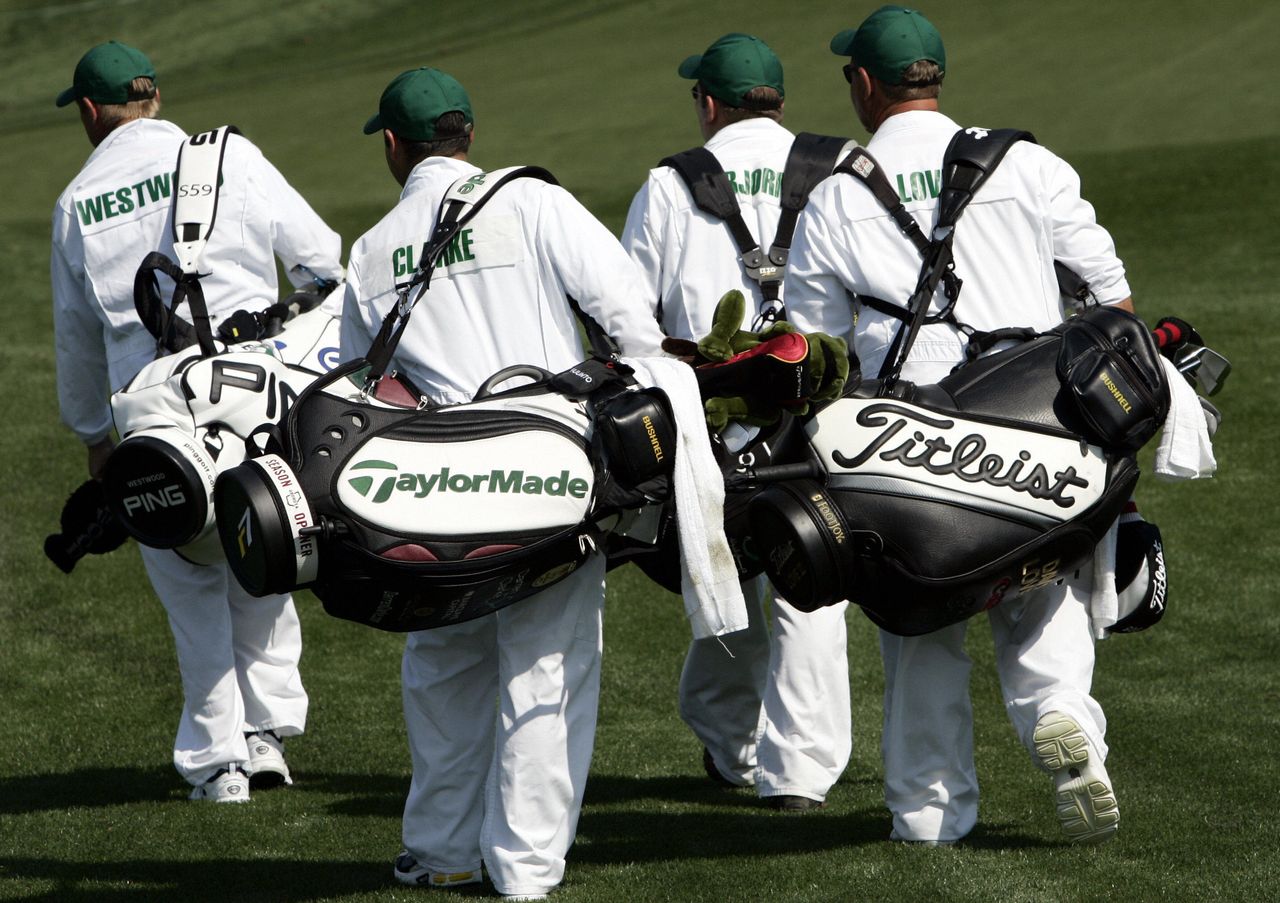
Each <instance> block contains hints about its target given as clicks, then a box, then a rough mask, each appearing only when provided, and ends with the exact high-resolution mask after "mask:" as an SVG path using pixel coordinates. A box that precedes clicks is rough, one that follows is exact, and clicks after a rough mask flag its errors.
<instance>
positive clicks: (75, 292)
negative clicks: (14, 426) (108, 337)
mask: <svg viewBox="0 0 1280 903" xmlns="http://www.w3.org/2000/svg"><path fill="white" fill-rule="evenodd" d="M64 242H67V243H71V244H73V245H75V244H78V243H79V235H78V234H77V233H75V231H74V230H72V229H70V228H69V227H68V225H67V221H66V217H65V216H62V215H61V211H59V212H57V213H55V214H54V219H53V251H52V253H51V254H50V258H49V277H50V281H51V283H52V286H53V343H54V363H55V365H56V368H57V384H58V408H59V411H60V413H61V415H62V422H63V423H65V424H66V425H67V426H68V427H70V428H71V430H72V432H74V433H75V434H76V436H78V437H79V438H80V441H81V442H83V443H84V444H85V445H94V444H96V443H98V442H101V441H102V440H103V439H105V438H106V437H107V436H108V435H110V433H111V429H112V421H111V405H110V395H109V391H108V390H109V388H110V387H109V386H108V384H107V383H108V377H107V346H106V341H105V339H104V338H103V334H102V330H103V322H102V320H101V319H100V318H99V317H98V316H97V314H95V313H94V311H93V310H92V309H91V308H90V306H89V303H88V299H87V298H86V297H85V291H86V289H85V284H84V278H83V275H82V274H81V275H79V276H78V275H77V274H76V272H75V271H74V270H73V268H72V266H71V264H70V263H69V262H68V260H67V254H66V252H65V251H64V249H63V243H64ZM77 256H78V255H77Z"/></svg>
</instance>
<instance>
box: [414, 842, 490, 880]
mask: <svg viewBox="0 0 1280 903" xmlns="http://www.w3.org/2000/svg"><path fill="white" fill-rule="evenodd" d="M394 870H395V874H396V880H397V881H399V882H400V883H401V884H407V885H409V886H410V887H459V886H461V885H463V884H479V883H480V882H481V881H482V880H483V876H484V873H483V872H481V871H480V869H476V870H475V871H471V872H453V873H451V874H450V873H445V872H433V871H431V869H429V868H427V867H426V866H424V865H419V864H418V860H416V859H414V858H413V854H412V853H410V852H409V851H408V850H401V851H400V855H399V856H397V857H396V863H395V866H394Z"/></svg>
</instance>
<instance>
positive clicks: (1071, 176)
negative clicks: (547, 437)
mask: <svg viewBox="0 0 1280 903" xmlns="http://www.w3.org/2000/svg"><path fill="white" fill-rule="evenodd" d="M1045 156H1046V158H1047V160H1048V162H1047V163H1046V169H1047V172H1046V174H1045V177H1046V181H1047V191H1048V193H1049V209H1050V215H1051V216H1052V219H1053V256H1054V259H1055V260H1057V261H1059V262H1061V263H1062V264H1063V265H1064V266H1067V267H1068V268H1070V269H1071V270H1072V271H1073V272H1075V273H1076V274H1077V275H1079V276H1080V277H1081V278H1082V279H1084V281H1085V282H1087V283H1089V289H1090V290H1091V291H1092V292H1093V294H1094V295H1095V296H1096V297H1097V299H1098V300H1099V301H1100V302H1101V303H1103V304H1113V303H1115V302H1117V301H1123V300H1124V299H1125V298H1128V297H1129V296H1130V291H1129V283H1128V280H1127V279H1126V278H1125V273H1124V264H1123V263H1121V262H1120V258H1119V257H1117V256H1116V246H1115V242H1114V241H1113V240H1112V238H1111V234H1110V233H1109V232H1107V230H1106V229H1104V228H1103V227H1102V226H1100V225H1098V220H1097V216H1096V215H1095V213H1094V210H1093V205H1092V204H1090V203H1089V202H1088V201H1086V200H1084V198H1082V197H1081V196H1080V176H1078V175H1077V174H1076V171H1075V170H1074V169H1072V168H1071V166H1070V165H1068V164H1067V163H1066V162H1065V161H1063V160H1061V159H1059V158H1058V157H1055V156H1053V155H1052V154H1048V153H1046V155H1045Z"/></svg>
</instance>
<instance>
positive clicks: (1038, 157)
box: [787, 7, 1131, 843]
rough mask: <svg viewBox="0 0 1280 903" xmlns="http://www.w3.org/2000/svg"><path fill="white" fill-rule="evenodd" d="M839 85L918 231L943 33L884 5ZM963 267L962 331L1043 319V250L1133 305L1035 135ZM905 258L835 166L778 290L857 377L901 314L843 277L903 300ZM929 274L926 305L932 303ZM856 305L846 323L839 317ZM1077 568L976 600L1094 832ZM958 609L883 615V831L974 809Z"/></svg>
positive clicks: (1095, 737)
mask: <svg viewBox="0 0 1280 903" xmlns="http://www.w3.org/2000/svg"><path fill="white" fill-rule="evenodd" d="M831 49H832V51H833V52H835V53H836V54H837V55H840V56H847V57H850V58H851V60H852V61H851V63H850V65H849V66H848V67H846V69H845V73H846V78H849V79H850V84H851V96H852V99H853V104H854V108H855V110H856V111H857V112H858V115H859V118H860V119H861V121H862V123H863V125H864V126H865V127H866V128H867V130H868V131H869V132H871V133H872V135H873V137H872V139H871V141H870V143H869V144H868V146H867V149H868V151H869V152H870V153H871V155H872V156H873V157H874V158H875V159H876V160H877V161H879V163H880V164H881V166H882V167H883V168H884V170H885V172H886V174H887V175H888V176H889V180H890V182H892V183H894V184H895V185H897V186H898V190H899V193H900V195H901V198H902V200H903V202H904V204H905V206H906V208H907V210H908V211H910V212H911V214H912V215H913V216H914V217H915V219H916V221H917V222H918V223H919V224H920V226H921V228H922V229H924V231H925V233H926V234H929V232H930V230H931V229H932V226H933V220H934V210H935V206H936V196H937V191H938V187H939V185H940V183H941V163H942V157H943V152H944V151H945V149H946V147H947V144H948V142H949V141H950V139H951V137H952V135H954V133H955V132H956V131H957V129H958V128H959V127H958V126H957V125H956V123H954V122H952V121H951V120H950V119H948V118H947V117H945V116H943V115H942V114H941V113H939V112H938V102H937V94H938V88H939V84H940V82H941V80H942V76H943V74H944V73H945V67H946V59H945V54H944V52H943V48H942V39H941V37H940V36H939V35H938V33H937V31H936V30H935V29H934V27H933V26H932V25H931V24H930V23H929V22H928V20H927V19H925V17H924V16H922V15H921V14H920V13H919V12H916V11H914V10H906V9H903V8H901V7H884V8H882V9H880V10H878V11H877V12H875V13H873V14H872V15H871V16H870V17H869V18H868V19H867V20H866V21H865V22H864V23H863V24H862V26H861V27H860V28H858V29H857V30H856V31H855V30H853V29H850V30H848V31H844V32H841V33H840V34H838V35H836V37H835V38H833V39H832V42H831ZM954 250H955V259H956V265H955V267H956V273H957V275H959V276H960V278H961V279H963V280H964V286H963V289H962V291H961V292H960V297H959V303H958V305H957V307H956V311H955V313H956V317H957V318H958V319H959V320H960V321H961V322H964V323H967V324H970V325H971V326H973V327H974V328H976V329H978V330H992V329H996V328H998V327H1004V326H1028V327H1032V328H1034V329H1036V330H1047V329H1050V328H1052V327H1053V326H1055V325H1057V324H1058V323H1060V322H1061V321H1062V319H1063V312H1062V309H1061V305H1060V302H1059V291H1058V287H1057V284H1056V281H1055V276H1054V270H1053V263H1054V261H1055V260H1059V261H1062V262H1063V263H1064V264H1066V265H1067V266H1068V267H1070V268H1071V269H1072V270H1074V271H1075V272H1076V273H1078V274H1079V275H1081V276H1082V277H1083V278H1084V279H1086V280H1087V281H1088V283H1089V285H1090V286H1091V288H1092V290H1093V292H1094V294H1095V295H1096V296H1097V298H1098V300H1099V301H1101V302H1102V303H1104V304H1120V305H1124V306H1126V308H1127V309H1131V302H1130V300H1129V286H1128V284H1127V282H1126V281H1125V273H1124V267H1123V266H1122V264H1121V262H1120V260H1119V259H1118V258H1117V257H1116V254H1115V248H1114V245H1113V243H1112V240H1111V237H1110V236H1109V235H1108V234H1107V232H1106V231H1105V230H1104V229H1102V228H1101V227H1100V226H1099V225H1098V224H1097V222H1096V220H1095V217H1094V211H1093V208H1092V207H1091V206H1090V205H1089V204H1088V203H1086V202H1085V201H1084V200H1082V199H1081V197H1080V180H1079V177H1078V176H1077V175H1076V173H1075V172H1074V171H1073V170H1072V169H1071V167H1070V166H1068V165H1067V164H1066V163H1065V162H1063V161H1062V160H1060V159H1059V158H1058V157H1056V156H1054V155H1053V154H1052V153H1050V152H1049V151H1048V150H1046V149H1045V148H1043V147H1040V146H1038V145H1035V144H1031V143H1028V142H1019V143H1017V144H1016V145H1014V147H1013V148H1012V149H1011V150H1010V151H1009V153H1008V155H1007V156H1006V157H1005V159H1004V161H1003V162H1002V163H1001V164H1000V165H999V167H998V168H997V169H996V170H995V173H994V174H993V175H992V176H991V178H990V180H989V181H988V182H987V183H986V184H985V185H983V186H982V187H981V188H980V189H979V190H978V192H977V194H976V196H975V197H974V199H973V201H972V202H971V203H970V205H969V206H968V208H967V209H966V210H965V212H964V214H963V215H962V216H961V218H960V221H959V223H958V225H957V226H956V232H955V244H954ZM920 266H921V258H920V255H919V254H918V252H917V251H916V249H915V247H914V245H912V244H911V243H910V242H909V241H908V239H907V238H906V237H905V236H904V235H903V234H902V233H901V232H900V231H899V230H898V227H897V226H896V225H895V224H894V222H893V220H891V219H890V218H889V216H888V214H887V213H886V212H885V210H884V208H883V207H881V206H880V204H879V203H878V202H877V201H876V200H875V198H874V197H873V196H872V194H871V192H870V191H869V190H868V189H867V188H866V186H864V185H863V184H862V183H861V182H860V181H859V180H858V179H855V178H853V177H851V176H848V175H835V176H832V177H830V178H828V179H827V180H826V181H824V182H823V183H822V184H821V185H820V186H819V187H818V188H817V189H816V190H815V191H814V193H813V195H812V197H811V200H810V202H809V206H808V208H807V210H806V211H805V212H804V214H802V216H801V219H800V224H799V228H798V229H797V234H796V240H795V243H794V246H793V250H792V254H791V266H790V271H789V275H788V281H787V306H788V308H789V310H790V312H791V316H792V319H793V321H794V322H795V324H796V325H797V326H798V327H800V329H802V330H824V331H827V332H830V333H832V334H834V335H846V336H851V339H852V340H851V343H850V344H851V347H852V348H853V350H854V352H855V353H856V355H857V359H858V360H859V361H860V362H861V368H862V374H863V376H864V377H871V378H873V377H875V376H876V375H877V374H878V372H879V369H880V366H881V362H882V360H883V359H884V357H885V354H886V351H887V349H888V347H889V344H890V343H891V341H892V340H893V336H894V334H895V332H896V331H897V330H898V329H899V328H901V324H900V321H899V320H897V319H894V318H892V317H889V316H886V315H884V314H882V313H878V312H876V311H875V310H872V309H871V308H869V307H866V306H864V305H860V304H857V305H851V304H850V300H849V297H850V296H849V294H848V293H850V292H852V293H856V294H860V295H866V296H871V297H875V298H880V299H885V300H889V301H893V302H896V303H898V304H903V303H904V302H905V301H906V299H907V298H908V297H909V296H910V295H911V293H912V291H913V289H914V287H915V285H916V280H917V277H918V275H919V272H920ZM941 303H942V291H941V288H940V289H939V291H938V292H937V294H936V295H935V298H934V302H933V307H932V308H931V309H932V311H934V312H937V311H938V310H940V309H941ZM855 314H856V317H857V319H856V322H855V319H854V317H855ZM964 349H965V339H964V337H963V336H961V335H960V334H959V332H958V330H956V329H955V328H953V327H952V326H950V325H947V324H937V325H930V326H925V327H923V329H922V331H921V333H920V336H919V340H918V341H917V342H916V343H915V344H914V346H912V349H911V354H910V357H909V359H908V361H907V363H906V366H905V367H904V368H903V371H902V375H903V378H905V379H908V380H911V381H914V382H917V383H932V382H936V381H937V380H939V379H941V378H942V377H944V376H946V375H947V373H948V372H949V371H950V370H951V368H952V367H953V366H954V365H955V364H956V363H958V362H959V361H961V360H963V359H964ZM1089 573H1090V571H1089V570H1088V569H1085V570H1084V571H1081V572H1080V573H1079V574H1078V575H1069V574H1068V575H1063V576H1064V577H1065V578H1066V579H1064V580H1062V581H1061V582H1060V583H1059V584H1057V585H1050V586H1047V587H1046V588H1043V589H1040V590H1033V591H1031V592H1028V593H1026V594H1024V595H1021V596H1015V595H1014V593H1013V592H1010V594H1009V595H1008V596H1006V598H1005V599H1004V600H1003V601H1002V602H1001V603H1000V604H999V605H998V606H997V607H995V608H994V609H992V610H991V612H990V622H991V629H992V634H993V638H994V642H995V648H996V664H997V668H998V670H999V674H1000V684H1001V688H1002V691H1003V696H1004V701H1005V706H1006V708H1007V710H1008V713H1009V718H1010V720H1011V721H1012V723H1013V726H1014V729H1015V730H1016V731H1017V734H1018V737H1019V739H1020V740H1021V741H1022V743H1023V744H1024V745H1025V746H1026V747H1027V748H1028V750H1030V751H1031V752H1032V756H1033V759H1034V760H1035V761H1037V763H1038V764H1040V765H1041V766H1043V767H1044V768H1046V769H1048V770H1049V771H1051V772H1053V774H1054V781H1055V789H1056V794H1057V796H1056V799H1057V809H1058V814H1059V817H1060V820H1061V822H1062V826H1063V829H1064V830H1065V831H1066V833H1067V835H1068V837H1069V838H1070V839H1071V840H1075V841H1081V840H1082V841H1096V840H1104V839H1106V838H1107V837H1110V836H1111V835H1113V834H1114V833H1115V830H1116V826H1117V823H1118V820H1119V812H1118V809H1117V808H1116V803H1115V796H1114V793H1113V792H1112V789H1111V785H1110V780H1109V778H1108V777H1107V773H1106V770H1105V768H1104V767H1103V761H1104V760H1105V758H1106V755H1107V745H1106V741H1105V739H1104V735H1105V731H1106V719H1105V718H1104V716H1103V713H1102V709H1101V708H1100V707H1099V705H1098V703H1097V702H1096V701H1095V700H1094V699H1093V697H1092V696H1091V695H1090V685H1091V682H1092V676H1093V663H1094V650H1093V639H1092V635H1091V632H1090V628H1089V613H1088V594H1089V590H1090V584H1089ZM965 627H966V624H965V623H960V624H956V625H953V626H951V627H947V628H944V629H943V630H940V631H937V632H935V633H932V634H928V635H925V636H918V637H906V638H904V637H899V636H894V635H892V634H889V633H885V632H883V631H882V632H881V635H880V636H881V650H882V653H883V658H884V669H885V713H884V741H883V753H884V768H885V800H886V802H887V804H888V807H889V809H890V811H891V812H892V814H893V837H894V838H895V839H899V840H906V841H918V842H925V843H949V842H953V841H955V840H958V839H959V838H962V837H964V836H965V835H966V834H967V833H968V832H969V830H970V829H971V828H972V827H973V825H974V823H975V821H976V820H977V814H978V781H977V776H976V773H975V770H974V762H973V713H972V708H971V705H970V701H969V694H968V685H969V670H970V661H969V658H968V657H967V656H966V654H965V651H964V637H965Z"/></svg>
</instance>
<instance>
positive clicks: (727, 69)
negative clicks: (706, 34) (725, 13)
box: [676, 32, 786, 107]
mask: <svg viewBox="0 0 1280 903" xmlns="http://www.w3.org/2000/svg"><path fill="white" fill-rule="evenodd" d="M676 71H677V72H678V73H679V74H680V77H681V78H692V79H697V80H698V81H699V82H700V83H701V84H702V87H703V88H705V89H706V92H707V93H708V94H710V95H711V96H712V97H714V98H716V100H720V101H724V102H725V103H727V104H729V105H730V106H734V107H740V106H742V104H743V98H745V97H746V94H747V92H748V91H750V90H751V89H752V88H773V89H774V90H775V91H777V92H778V94H779V96H781V97H786V91H784V90H783V88H782V63H781V62H780V61H779V60H778V57H777V56H775V55H774V52H773V51H772V50H770V49H769V45H768V44H766V43H765V42H764V41H762V40H760V39H759V38H756V37H752V36H751V35H749V34H739V33H736V32H735V33H733V34H727V35H725V36H724V37H722V38H720V39H719V40H718V41H716V42H715V43H714V44H712V45H711V46H710V47H708V48H707V49H706V51H705V52H704V53H703V54H701V55H700V56H691V57H689V58H688V59H686V60H685V61H684V62H683V63H681V64H680V66H679V68H678V69H677V70H676Z"/></svg>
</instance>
